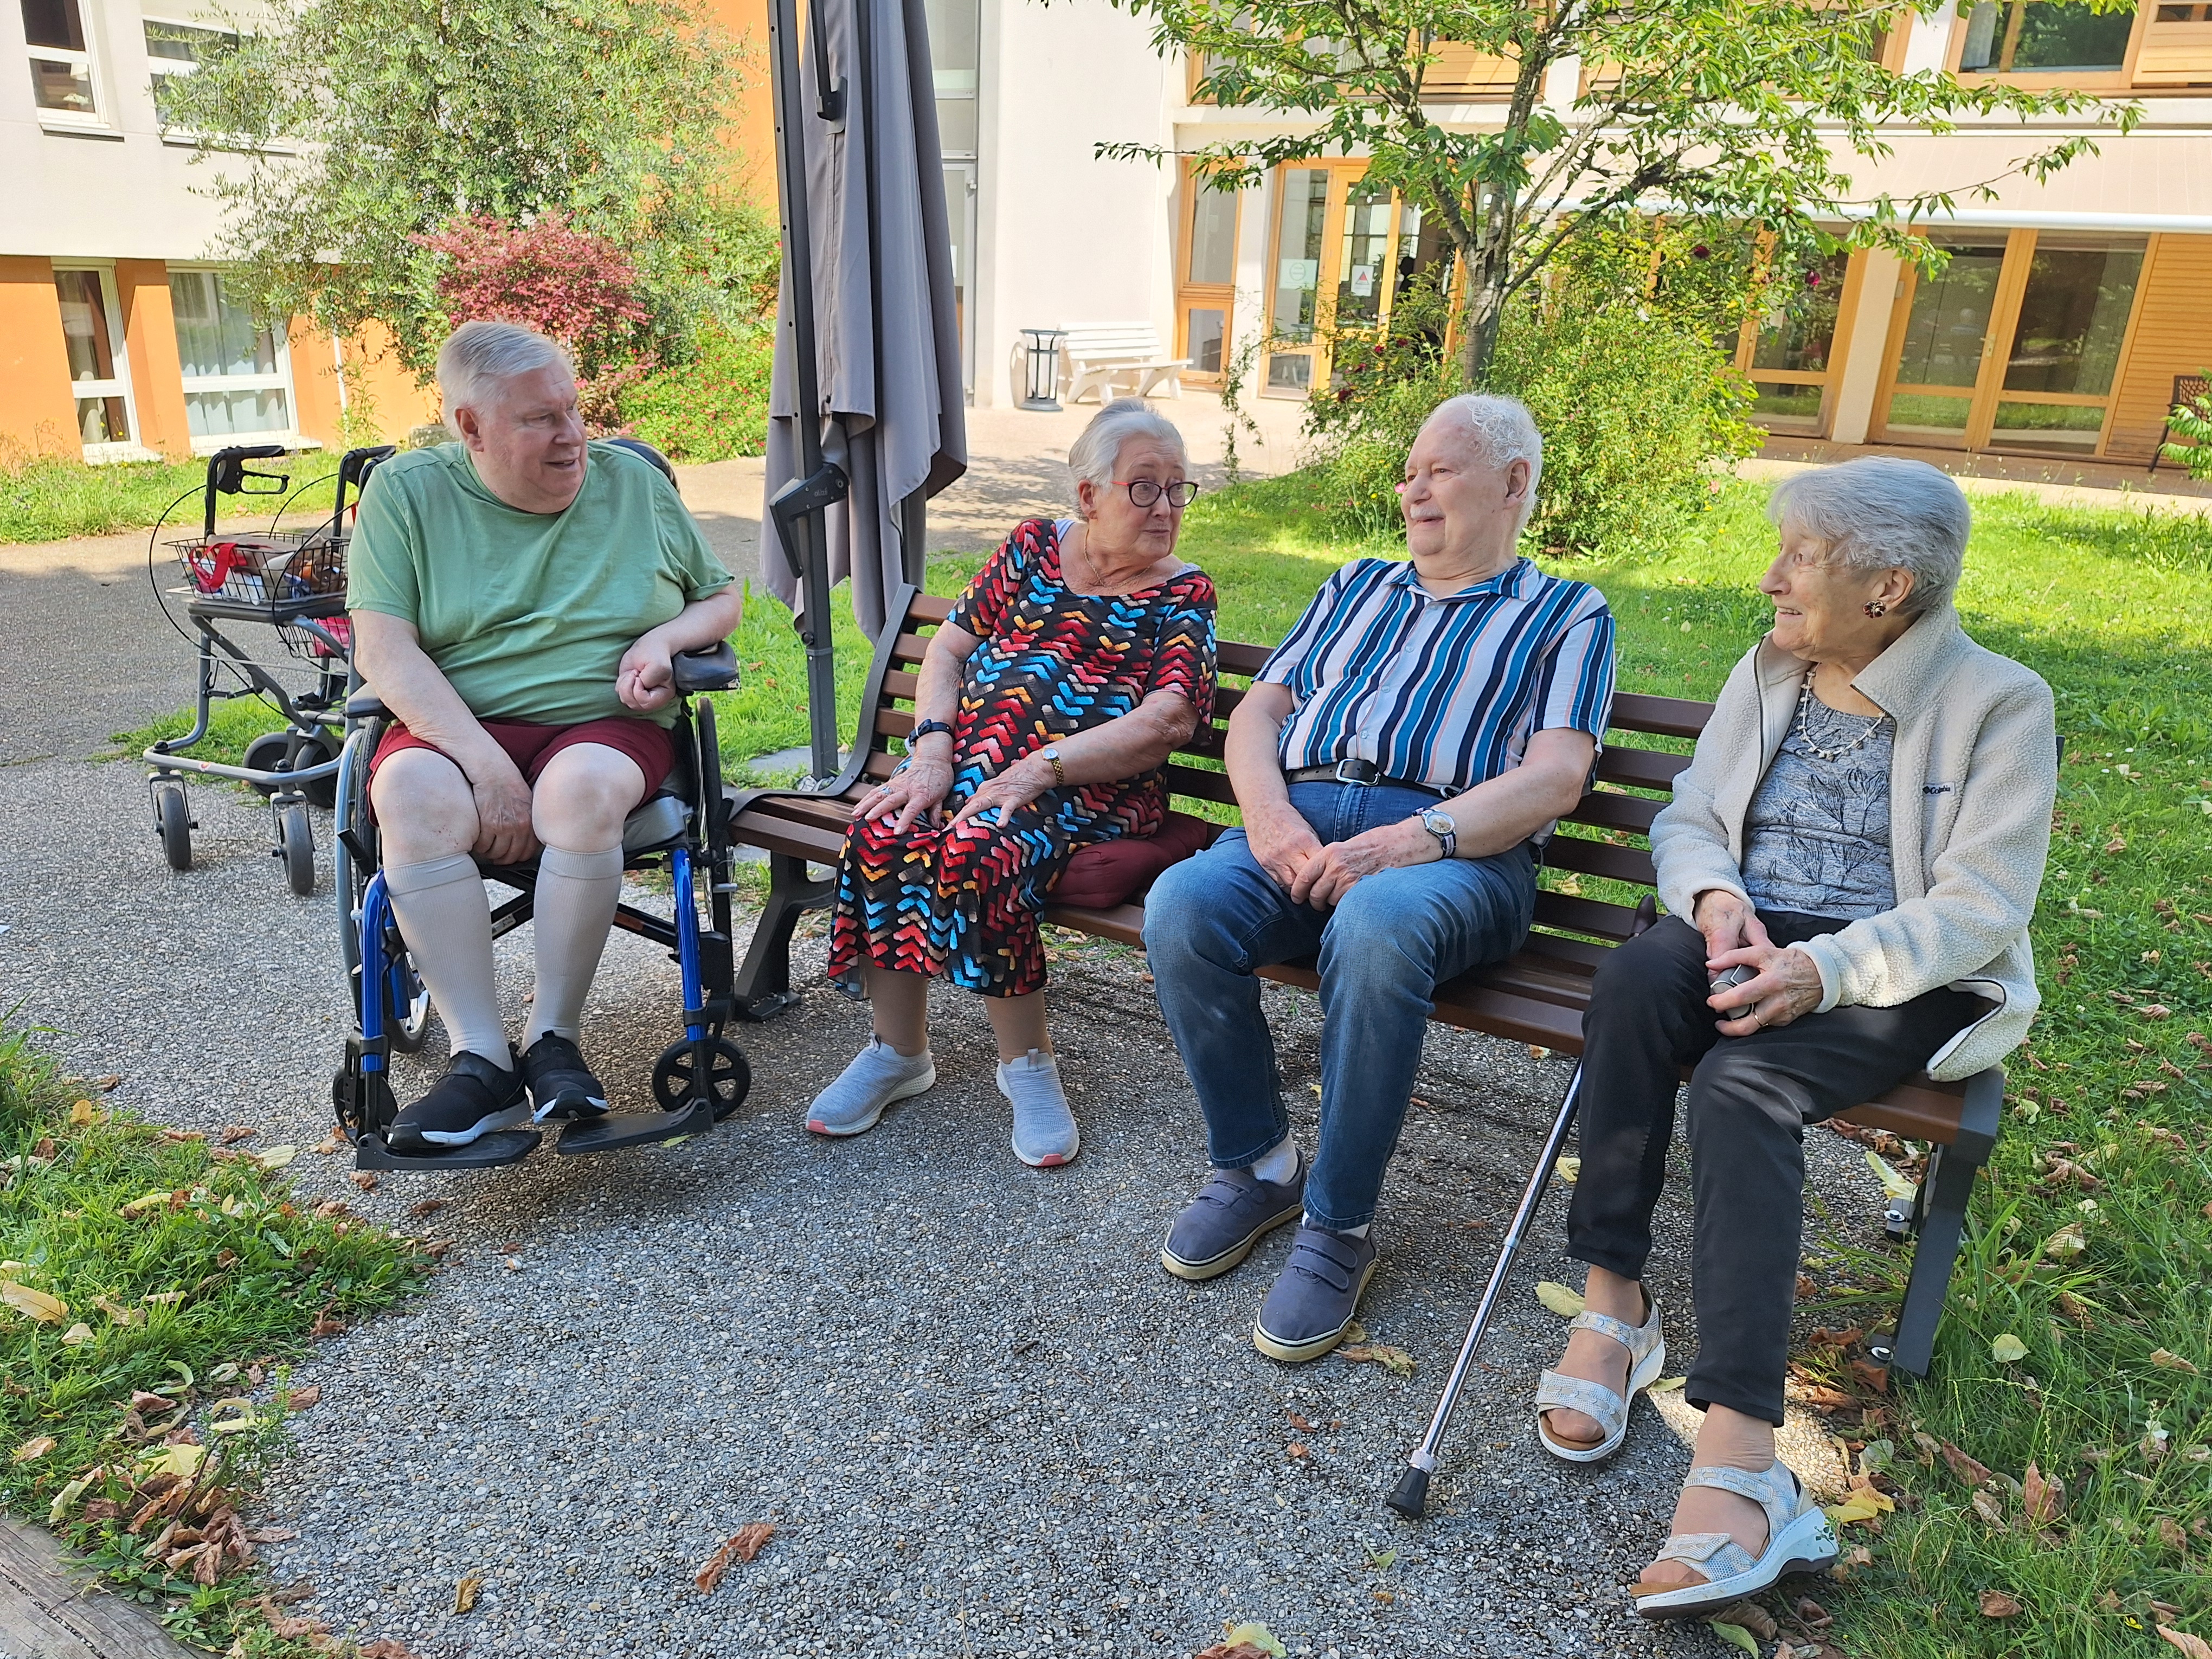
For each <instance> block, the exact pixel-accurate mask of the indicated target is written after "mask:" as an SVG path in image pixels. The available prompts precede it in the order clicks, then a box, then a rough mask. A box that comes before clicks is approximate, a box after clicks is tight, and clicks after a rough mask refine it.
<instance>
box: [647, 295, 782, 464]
mask: <svg viewBox="0 0 2212 1659" xmlns="http://www.w3.org/2000/svg"><path fill="white" fill-rule="evenodd" d="M774 356H775V335H774V333H773V331H771V330H770V329H769V328H767V327H764V326H747V327H741V328H730V327H726V326H725V325H721V324H720V323H711V324H708V325H706V326H704V327H702V328H701V330H700V331H699V335H698V350H697V354H696V356H693V358H692V359H691V361H690V362H686V363H683V364H680V365H678V367H676V368H664V369H659V370H656V371H655V372H654V373H653V374H649V375H647V377H646V378H645V379H644V380H641V381H640V382H639V383H638V384H637V385H635V386H631V387H630V388H629V389H628V390H627V391H626V392H624V393H623V398H622V416H623V422H624V423H625V424H626V425H627V426H628V427H629V429H630V431H631V432H632V433H633V434H635V435H636V436H638V437H641V438H642V439H644V440H645V441H646V442H647V443H649V444H651V445H652V446H653V447H654V448H656V449H658V450H659V451H660V453H662V454H664V455H665V456H667V457H668V458H669V459H671V460H673V461H726V460H728V459H730V458H731V457H732V456H733V455H757V454H759V453H761V452H762V451H763V449H764V448H765V447H766V446H767V442H768V392H769V366H770V364H771V362H773V359H774Z"/></svg>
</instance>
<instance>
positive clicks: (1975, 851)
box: [1651, 605, 2058, 1079]
mask: <svg viewBox="0 0 2212 1659" xmlns="http://www.w3.org/2000/svg"><path fill="white" fill-rule="evenodd" d="M1804 674H1805V664H1804V662H1803V661H1802V659H1799V658H1796V657H1795V656H1792V655H1791V654H1790V653H1788V652H1786V651H1784V650H1781V649H1780V648H1778V647H1777V646H1776V645H1775V644H1774V643H1773V641H1772V638H1771V635H1770V636H1769V637H1768V638H1767V639H1765V640H1762V641H1759V643H1758V644H1757V645H1755V646H1753V647H1752V648H1751V650H1750V651H1749V652H1747V653H1745V655H1744V658H1743V659H1742V660H1741V662H1739V663H1737V664H1736V665H1735V669H1734V671H1731V672H1730V673H1729V679H1728V684H1726V685H1725V686H1723V688H1722V689H1721V695H1720V699H1719V701H1718V702H1717V704H1716V705H1715V707H1714V709H1713V718H1712V720H1711V723H1710V724H1708V725H1707V726H1706V727H1705V732H1704V734H1703V735H1702V736H1700V737H1699V739H1698V748H1697V753H1696V755H1695V757H1693V758H1692V761H1691V763H1690V766H1689V769H1687V770H1686V771H1685V772H1684V773H1683V774H1682V775H1680V777H1678V778H1676V779H1675V781H1674V800H1673V801H1672V802H1671V803H1670V804H1669V805H1668V806H1667V807H1666V808H1664V809H1663V810H1662V811H1661V812H1660V814H1659V816H1658V817H1657V818H1656V820H1655V821H1654V822H1653V823H1652V826H1651V857H1652V861H1653V862H1654V863H1655V864H1656V865H1657V866H1658V871H1659V896H1660V898H1661V899H1662V901H1664V902H1665V903H1666V906H1667V908H1668V910H1670V911H1672V912H1673V913H1674V915H1679V916H1681V917H1683V918H1684V919H1685V920H1686V919H1687V918H1688V917H1689V915H1690V914H1691V911H1692V908H1694V906H1695V904H1696V902H1697V897H1698V895H1699V894H1700V893H1703V892H1705V891H1707V890H1711V889H1713V888H1720V889H1723V890H1726V891H1728V892H1731V893H1735V894H1738V895H1742V896H1745V897H1747V898H1748V895H1745V894H1744V890H1743V873H1742V868H1741V865H1742V859H1743V820H1744V815H1745V813H1746V812H1747V811H1749V809H1750V806H1751V798H1752V795H1753V793H1754V792H1755V791H1756V790H1757V789H1758V787H1759V780H1760V779H1761V778H1763V777H1764V776H1765V775H1766V769H1767V767H1768V766H1769V765H1770V764H1771V763H1772V761H1773V759H1774V757H1775V755H1776V753H1777V751H1778V750H1780V748H1781V747H1782V740H1783V738H1784V737H1786V736H1787V735H1788V734H1789V731H1790V722H1791V721H1792V720H1794V719H1795V718H1796V708H1797V690H1798V686H1799V684H1801V682H1802V680H1803V678H1804ZM1851 684H1852V685H1853V686H1854V687H1856V688H1857V690H1858V691H1859V692H1860V693H1861V694H1862V695H1863V696H1866V697H1867V698H1869V700H1871V701H1872V702H1875V703H1877V704H1879V705H1880V706H1881V708H1882V709H1883V711H1884V712H1885V713H1887V714H1889V715H1890V716H1891V717H1892V718H1893V719H1894V720H1896V722H1897V740H1896V743H1895V744H1894V746H1893V750H1892V755H1891V762H1890V779H1889V846H1890V860H1891V863H1892V866H1893V869H1894V871H1895V873H1896V882H1897V907H1896V908H1894V909H1892V910H1885V911H1883V912H1882V913H1881V915H1877V916H1869V917H1867V918H1866V919H1865V920H1863V921H1854V922H1852V923H1850V925H1848V926H1847V927H1844V928H1842V929H1841V930H1839V931H1838V932H1836V933H1826V934H1822V935H1821V936H1820V937H1819V938H1817V939H1812V940H1809V941H1808V942H1807V943H1806V944H1805V945H1804V946H1803V947H1802V948H1803V950H1804V951H1805V952H1806V954H1807V955H1808V956H1809V957H1812V958H1813V960H1814V963H1817V964H1818V965H1819V968H1820V992H1821V996H1820V1008H1819V1009H1818V1011H1817V1012H1821V1013H1826V1012H1827V1011H1828V1010H1829V1009H1831V1008H1833V1007H1836V1006H1839V1005H1842V1004H1845V1003H1856V1004H1861V1005H1863V1006H1869V1007H1875V1008H1893V1007H1895V1006H1898V1005H1899V1004H1900V1003H1905V1002H1910V1001H1911V1000H1912V999H1913V998H1914V997H1917V996H1921V995H1923V994H1926V993H1927V992H1929V991H1932V990H1935V989H1936V988H1937V987H1942V986H1949V987H1952V988H1953V989H1954V990H1960V991H1967V992H1971V993H1972V994H1975V995H1977V996H1980V997H1983V998H1985V999H1987V1000H1990V1002H1991V1003H1993V1004H1994V1005H1995V1006H1993V1007H1992V1008H1991V1010H1990V1012H1989V1013H1988V1014H1987V1015H1986V1016H1984V1018H1980V1019H1978V1020H1976V1021H1975V1022H1974V1023H1973V1024H1971V1025H1969V1026H1967V1027H1966V1030H1963V1031H1961V1032H1960V1033H1959V1034H1958V1035H1957V1036H1954V1037H1953V1038H1952V1039H1951V1040H1950V1041H1949V1042H1946V1043H1945V1044H1944V1045H1943V1046H1942V1048H1939V1049H1938V1050H1936V1053H1935V1054H1931V1055H1929V1057H1928V1059H1927V1061H1926V1066H1927V1070H1928V1072H1929V1075H1930V1076H1933V1077H1936V1078H1941V1079H1957V1078H1964V1077H1971V1076H1972V1075H1973V1074H1974V1073H1977V1072H1979V1071H1981V1070H1983V1069H1984V1068H1985V1067H1987V1066H1994V1065H1995V1064H1996V1062H1997V1061H1998V1060H2001V1059H2002V1058H2003V1057H2004V1055H2005V1054H2007V1053H2008V1052H2009V1051H2010V1050H2011V1049H2013V1048H2015V1047H2017V1046H2018V1045H2019V1043H2020V1042H2021V1040H2022V1039H2023V1038H2024V1037H2026V1036H2027V1027H2028V1022H2029V1021H2030V1020H2031V1019H2032V1018H2033V1017H2034V1014H2035V1010H2036V1006H2037V1004H2038V1003H2039V1001H2040V1000H2041V999H2040V998H2039V994H2038V993H2037V991H2036V988H2035V959H2034V957H2033V955H2032V953H2031V952H2030V951H2029V948H2028V942H2027V923H2028V918H2029V917H2030V916H2031V915H2033V914H2034V912H2035V898H2036V893H2037V890H2039V888H2040V887H2041V886H2042V884H2043V866H2044V861H2045V859H2046V857H2047V856H2048V855H2049V853H2050V850H2051V807H2052V805H2053V803H2054V802H2055V801H2056V799H2057V793H2058V756H2057V746H2056V745H2057V738H2056V737H2055V736H2054V729H2053V715H2052V704H2051V688H2050V687H2049V686H2047V685H2045V684H2044V683H2043V680H2042V679H2041V678H2040V677H2039V676H2038V675H2037V674H2035V673H2034V672H2033V671H2031V670H2029V669H2027V668H2025V667H2023V666H2021V665H2020V664H2019V663H2016V662H2015V661H2013V660H2012V659H2010V658H2009V657H2001V656H1999V655H1997V653H1996V652H1994V651H1990V650H1986V649H1984V647H1981V646H1978V645H1977V644H1975V643H1974V641H1972V640H1971V639H1969V638H1967V637H1966V633H1965V631H1964V630H1963V629H1960V626H1959V616H1958V612H1957V611H1954V610H1953V609H1952V608H1951V607H1950V606H1949V605H1944V606H1942V608H1941V609H1939V610H1936V611H1929V613H1928V614H1927V615H1926V616H1923V617H1921V618H1920V619H1919V620H1918V621H1917V622H1915V623H1913V624H1912V626H1911V628H1909V629H1906V630H1905V633H1904V634H1903V635H1901V636H1900V637H1899V639H1898V640H1897V641H1896V642H1895V643H1894V644H1893V645H1892V646H1891V647H1889V649H1888V650H1887V651H1885V652H1883V653H1881V656H1879V657H1877V658H1875V660H1874V661H1873V662H1872V663H1870V664H1869V665H1868V666H1867V668H1866V671H1864V672H1863V673H1862V674H1860V675H1859V677H1858V678H1857V679H1855V680H1854V681H1852V682H1851Z"/></svg>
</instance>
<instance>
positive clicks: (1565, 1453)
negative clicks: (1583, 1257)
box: [1536, 1291, 1667, 1463]
mask: <svg viewBox="0 0 2212 1659" xmlns="http://www.w3.org/2000/svg"><path fill="white" fill-rule="evenodd" d="M1644 1306H1645V1308H1646V1309H1647V1310H1648V1311H1647V1312H1646V1313H1645V1314H1644V1322H1643V1324H1641V1325H1632V1324H1630V1323H1629V1322H1627V1321H1626V1320H1625V1319H1615V1318H1613V1317H1612V1316H1610V1315H1607V1314H1601V1313H1588V1312H1584V1313H1578V1314H1577V1315H1576V1316H1574V1320H1573V1322H1571V1324H1569V1325H1568V1327H1567V1329H1568V1330H1569V1331H1570V1332H1574V1331H1595V1332H1597V1333H1598V1334H1599V1335H1601V1336H1609V1337H1611V1338H1612V1339H1613V1340H1614V1341H1616V1342H1618V1343H1620V1346H1622V1347H1624V1348H1626V1349H1627V1350H1628V1361H1629V1364H1628V1393H1627V1395H1626V1397H1624V1396H1622V1395H1617V1394H1615V1393H1614V1392H1613V1390H1612V1389H1608V1388H1607V1387H1606V1386H1605V1385H1604V1384H1603V1383H1592V1382H1590V1381H1589V1380H1588V1379H1587V1378H1585V1377H1580V1376H1563V1375H1562V1374H1560V1373H1559V1372H1558V1371H1546V1372H1545V1373H1544V1375H1543V1376H1542V1378H1541V1380H1540V1381H1539V1382H1538V1383H1537V1385H1536V1438H1537V1439H1538V1440H1539V1441H1540V1442H1541V1443H1542V1444H1543V1448H1544V1449H1545V1450H1546V1451H1547V1452H1549V1453H1551V1454H1552V1455H1553V1456H1554V1457H1563V1458H1565V1459H1566V1461H1567V1462H1570V1463H1595V1462H1597V1461H1598V1460H1599V1459H1600V1458H1601V1457H1610V1456H1612V1455H1613V1453H1615V1452H1617V1451H1619V1450H1620V1443H1621V1442H1622V1441H1624V1440H1626V1438H1628V1409H1629V1407H1630V1406H1632V1404H1633V1403H1634V1402H1635V1400H1636V1396H1637V1395H1639V1394H1641V1393H1643V1392H1644V1389H1648V1388H1650V1386H1651V1385H1652V1384H1653V1383H1656V1382H1657V1381H1658V1380H1659V1373H1660V1372H1662V1371H1663V1370H1666V1369H1667V1339H1666V1337H1665V1335H1664V1334H1662V1332H1661V1330H1660V1328H1659V1304H1658V1303H1657V1302H1656V1300H1654V1299H1653V1297H1652V1296H1651V1294H1650V1291H1645V1292H1644ZM1554 1407H1560V1408H1564V1409H1565V1410H1567V1411H1571V1412H1580V1413H1582V1414H1583V1416H1585V1417H1587V1418H1589V1419H1591V1420H1592V1421H1593V1422H1595V1424H1596V1425H1598V1426H1599V1427H1600V1428H1601V1429H1602V1430H1604V1431H1605V1438H1604V1439H1602V1440H1601V1441H1599V1442H1598V1443H1597V1444H1596V1445H1595V1446H1577V1445H1573V1444H1571V1443H1569V1442H1567V1441H1565V1440H1554V1439H1553V1437H1552V1431H1550V1430H1549V1429H1548V1428H1547V1427H1546V1426H1545V1425H1544V1413H1546V1412H1547V1411H1550V1410H1553V1408H1554Z"/></svg>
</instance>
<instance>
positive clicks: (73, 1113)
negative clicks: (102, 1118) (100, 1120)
mask: <svg viewBox="0 0 2212 1659" xmlns="http://www.w3.org/2000/svg"><path fill="white" fill-rule="evenodd" d="M92 1118H93V1111H92V1103H91V1102H90V1101H88V1100H80V1101H78V1102H76V1103H75V1104H74V1105H72V1106H71V1107H70V1128H72V1129H83V1128H88V1127H90V1126H91V1123H92Z"/></svg>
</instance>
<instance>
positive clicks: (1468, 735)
mask: <svg viewBox="0 0 2212 1659" xmlns="http://www.w3.org/2000/svg"><path fill="white" fill-rule="evenodd" d="M1258 678H1260V679H1262V680H1269V681H1273V683H1275V684H1278V685H1284V686H1287V687H1289V688H1290V691H1291V696H1293V697H1294V698H1296V699H1297V709H1296V711H1295V712H1294V713H1293V714H1291V718H1290V719H1289V720H1286V721H1285V722H1284V725H1283V731H1282V741H1281V753H1282V758H1283V769H1284V770H1285V772H1293V771H1297V770H1298V769H1300V768H1302V767H1308V766H1328V765H1333V764H1334V763H1336V762H1338V761H1341V760H1364V761H1372V762H1373V763H1375V764H1376V766H1378V767H1380V768H1381V769H1382V770H1383V775H1385V776H1388V777H1394V778H1405V779H1408V780H1411V781H1416V782H1420V783H1426V784H1430V785H1432V786H1434V787H1437V788H1439V789H1450V790H1455V791H1456V790H1462V789H1471V788H1473V787H1474V786H1475V785H1476V784H1479V783H1485V782H1487V781H1489V780H1490V779H1492V778H1494V777H1497V776H1498V775H1500V774H1502V773H1504V772H1508V771H1510V770H1511V769H1513V768H1514V767H1516V766H1518V765H1519V764H1520V763H1521V760H1522V756H1523V755H1524V754H1526V753H1527V751H1528V739H1529V738H1530V737H1531V736H1532V735H1534V733H1535V732H1543V731H1549V730H1552V729H1553V728H1555V727H1560V726H1566V727H1571V728H1572V729H1573V730H1575V731H1577V732H1589V734H1590V735H1591V736H1592V737H1593V738H1597V739H1598V740H1599V741H1600V742H1601V743H1602V742H1603V741H1604V737H1605V728H1606V721H1607V716H1608V714H1610V712H1611V710H1612V707H1613V613H1612V611H1609V610H1607V608H1606V603H1605V596H1604V595H1603V594H1602V593H1600V592H1598V591H1597V589H1595V587H1592V586H1590V585H1589V583H1588V582H1577V581H1567V580H1563V579H1561V578H1559V577H1557V576H1547V575H1546V574H1544V573H1543V572H1542V571H1541V570H1539V569H1538V568H1536V567H1535V566H1534V565H1533V564H1531V563H1530V562H1528V560H1527V559H1516V560H1515V561H1514V562H1512V564H1510V566H1508V567H1507V568H1505V569H1504V570H1502V571H1500V572H1498V574H1496V575H1495V576H1492V577H1489V578H1487V579H1486V580H1482V581H1479V582H1476V583H1474V584H1473V585H1472V586H1467V587H1462V589H1460V591H1459V592H1456V593H1453V594H1451V595H1449V596H1448V597H1446V598H1444V599H1438V598H1437V597H1436V596H1435V595H1434V594H1432V593H1431V592H1429V591H1428V590H1427V589H1426V588H1425V587H1423V586H1421V584H1420V581H1419V578H1418V575H1417V574H1416V572H1415V570H1414V568H1413V564H1412V563H1411V562H1407V561H1401V560H1395V559H1356V560H1354V561H1353V562H1352V563H1350V564H1348V565H1346V566H1345V567H1344V568H1343V569H1341V570H1340V571H1338V572H1337V573H1336V574H1334V575H1333V576H1331V577H1330V578H1329V579H1328V581H1327V582H1325V583H1323V584H1322V590H1321V592H1319V593H1316V595H1315V596H1314V600H1313V603H1312V604H1311V605H1308V606H1307V607H1306V613H1305V615H1304V616H1303V617H1299V618H1298V624H1297V627H1296V628H1293V629H1291V632H1290V635H1289V636H1288V637H1287V638H1285V640H1284V641H1283V642H1282V644H1281V645H1279V646H1278V647H1276V648H1275V652H1274V654H1273V656H1271V657H1269V658H1268V659H1267V665H1266V666H1265V667H1264V668H1262V669H1261V671H1260V672H1259V675H1258Z"/></svg>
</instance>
